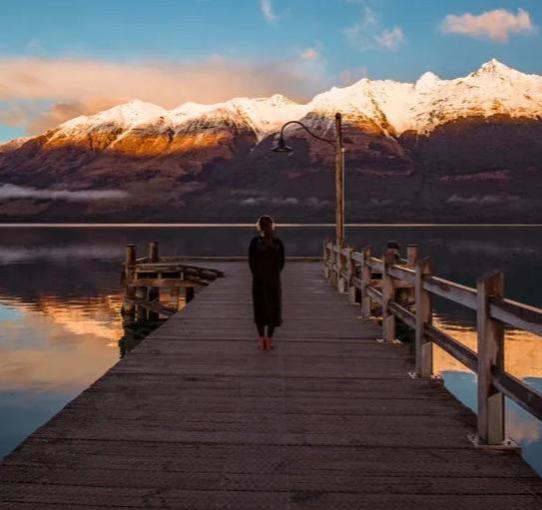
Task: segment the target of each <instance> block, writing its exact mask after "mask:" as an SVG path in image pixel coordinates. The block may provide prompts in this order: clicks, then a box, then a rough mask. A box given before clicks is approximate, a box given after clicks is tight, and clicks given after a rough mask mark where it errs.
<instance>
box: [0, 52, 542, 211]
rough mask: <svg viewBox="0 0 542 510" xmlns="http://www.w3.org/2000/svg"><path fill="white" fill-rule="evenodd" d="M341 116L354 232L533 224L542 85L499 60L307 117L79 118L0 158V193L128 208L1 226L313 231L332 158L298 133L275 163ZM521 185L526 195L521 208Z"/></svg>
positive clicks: (148, 109) (146, 114)
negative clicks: (212, 223) (56, 195)
mask: <svg viewBox="0 0 542 510" xmlns="http://www.w3.org/2000/svg"><path fill="white" fill-rule="evenodd" d="M337 111H340V112H341V113H342V115H343V129H344V134H345V140H347V146H346V149H347V172H348V174H347V183H348V186H349V188H350V189H351V191H350V193H351V194H352V197H351V199H350V205H349V208H350V210H351V211H353V212H354V213H355V214H356V215H357V216H359V219H366V218H367V217H371V218H374V219H375V220H377V221H378V220H381V219H383V218H384V216H383V215H385V217H386V218H387V219H390V220H391V221H393V220H394V217H393V214H398V215H401V217H404V216H405V215H407V216H408V217H409V218H410V219H412V220H418V219H424V218H425V219H428V220H431V221H432V220H434V216H435V215H439V216H440V217H443V218H444V217H446V218H448V219H449V220H457V219H462V218H482V217H483V218H486V217H487V218H486V219H488V220H492V219H495V218H505V219H509V218H511V217H512V216H514V215H515V216H514V217H516V216H517V215H518V214H523V213H527V211H529V214H531V212H533V211H534V214H540V211H539V208H538V207H537V202H536V200H535V199H534V198H533V197H532V196H531V195H530V194H529V193H531V192H532V193H534V190H538V189H539V186H538V184H539V183H540V185H541V186H542V180H541V179H540V177H539V176H538V173H537V172H538V168H539V163H538V161H540V159H541V158H542V142H539V140H541V139H542V122H541V118H542V76H538V75H529V74H524V73H521V72H519V71H517V70H515V69H512V68H510V67H508V66H506V65H505V64H503V63H501V62H499V61H497V60H494V59H493V60H491V61H489V62H487V63H485V64H483V65H482V66H481V67H480V68H479V69H477V70H476V71H473V72H472V73H470V74H468V75H467V76H464V77H459V78H455V79H451V80H446V79H442V78H440V77H438V76H437V75H436V74H434V73H432V72H430V71H428V72H426V73H424V74H423V75H421V76H420V77H419V78H418V80H417V81H416V82H414V83H401V82H397V81H393V80H370V79H368V78H364V79H362V80H359V81H358V82H356V83H354V84H352V85H349V86H346V87H332V88H331V89H330V90H328V91H325V92H322V93H320V94H317V95H315V96H314V97H313V98H312V99H311V100H310V101H308V102H306V103H296V102H294V101H292V100H290V99H288V98H287V97H285V96H283V95H280V94H275V95H272V96H270V97H261V98H243V97H238V98H233V99H230V100H228V101H224V102H221V103H216V104H211V105H205V104H200V103H194V102H187V103H183V104H182V105H179V106H177V107H175V108H173V109H171V110H166V109H164V108H162V107H160V106H157V105H154V104H152V103H146V102H143V101H139V100H132V101H129V102H127V103H123V104H120V105H117V106H114V107H113V108H110V109H108V110H104V111H103V112H99V113H97V114H95V115H92V116H80V117H76V118H74V119H71V120H69V121H67V122H65V123H63V124H61V125H60V126H58V127H56V128H52V129H50V130H48V131H46V132H45V133H43V134H41V135H38V136H36V137H31V138H29V139H24V140H15V141H11V142H8V144H4V145H0V182H4V183H10V184H14V185H17V186H29V187H32V188H36V189H42V188H48V189H49V188H50V189H69V190H75V191H77V190H85V189H88V190H98V189H105V188H113V189H122V190H123V191H125V192H126V194H127V195H128V196H130V204H129V206H128V205H127V203H126V201H125V202H123V201H117V202H115V201H102V202H100V203H91V202H89V203H88V204H87V206H86V208H85V207H83V208H81V210H79V211H71V210H69V209H68V208H67V207H65V206H63V205H62V204H61V203H53V202H47V201H45V200H42V201H32V202H30V201H28V200H27V201H26V202H24V201H21V200H19V201H16V200H11V201H10V200H5V199H4V200H3V201H1V202H0V219H2V218H10V219H11V218H13V217H18V215H19V216H21V217H24V218H27V217H29V218H30V217H32V215H36V214H44V215H45V217H55V218H56V217H63V215H64V216H65V215H68V216H69V217H70V218H72V217H76V218H79V217H81V218H87V217H92V218H96V217H103V216H104V215H105V216H106V215H108V214H110V215H112V217H115V218H118V219H123V218H130V219H133V218H135V219H137V218H148V217H156V218H158V219H168V218H170V217H171V218H175V219H179V217H182V218H184V219H191V220H198V219H200V218H201V219H208V220H212V219H213V218H215V217H222V216H223V215H224V214H227V215H229V216H231V217H232V218H236V219H245V218H246V217H247V215H252V214H257V211H259V210H260V209H261V208H262V207H267V208H268V210H273V211H274V212H275V214H277V213H278V214H280V213H284V214H285V215H287V216H288V217H290V218H292V219H294V218H295V219H297V218H303V219H305V220H306V219H309V220H310V219H312V218H314V219H317V220H321V219H323V216H322V215H327V216H330V213H331V212H332V204H333V193H332V191H333V188H332V180H329V169H330V168H332V164H333V158H334V154H333V151H330V150H329V149H330V148H329V147H328V146H327V145H326V144H321V143H320V142H317V141H315V140H313V139H311V138H310V137H309V136H308V135H307V134H306V133H305V132H304V131H303V130H302V129H301V128H300V127H298V126H296V125H293V126H290V127H289V128H288V130H287V136H288V138H289V140H290V142H289V143H290V144H291V145H292V146H294V147H295V154H294V155H293V156H292V157H290V158H284V159H281V158H279V157H278V156H277V155H275V154H273V156H271V153H270V149H271V147H272V146H273V144H274V143H275V141H276V136H277V132H278V130H279V129H280V127H281V126H282V125H283V124H284V123H285V122H287V121H290V120H299V121H302V122H303V123H305V124H307V125H308V126H309V127H310V128H311V129H313V130H314V131H315V132H317V133H318V134H319V135H321V136H325V137H330V138H333V136H334V132H333V129H334V120H333V118H334V115H335V112H337ZM471 175H473V176H477V177H473V178H471V177H469V176H471ZM495 175H497V176H499V178H498V179H492V176H495ZM526 179H529V180H530V182H529V189H528V190H525V191H522V192H521V193H519V194H518V193H517V192H516V191H514V190H515V189H516V188H517V187H518V186H524V185H525V180H526ZM467 182H468V183H469V185H468V188H467V186H466V185H465V183H467ZM240 197H242V198H240ZM488 197H489V198H488ZM347 205H348V203H347ZM482 205H483V206H484V207H485V209H483V208H482ZM210 207H211V209H210ZM390 208H391V209H390ZM19 210H21V211H23V213H22V215H21V214H20V213H19ZM28 211H31V212H28ZM390 211H391V212H390ZM390 214H391V215H392V216H391V217H390ZM96 215H98V216H96ZM99 215H102V216H99ZM541 215H542V214H541ZM328 219H329V218H328Z"/></svg>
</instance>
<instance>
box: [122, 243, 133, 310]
mask: <svg viewBox="0 0 542 510" xmlns="http://www.w3.org/2000/svg"><path fill="white" fill-rule="evenodd" d="M135 261H136V247H135V245H133V244H127V245H126V246H125V247H124V278H123V280H124V298H125V299H124V301H123V303H122V313H123V315H124V316H126V317H127V318H128V320H133V318H134V313H135V307H134V305H133V303H129V302H128V300H131V299H133V298H134V297H135V289H134V287H133V286H131V285H130V283H131V280H132V279H133V277H134V265H135Z"/></svg>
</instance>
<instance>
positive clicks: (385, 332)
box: [382, 249, 396, 342]
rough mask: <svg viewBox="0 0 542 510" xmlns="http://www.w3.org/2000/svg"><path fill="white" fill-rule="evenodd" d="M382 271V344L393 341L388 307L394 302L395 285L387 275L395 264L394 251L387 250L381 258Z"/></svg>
mask: <svg viewBox="0 0 542 510" xmlns="http://www.w3.org/2000/svg"><path fill="white" fill-rule="evenodd" d="M383 260H384V269H383V272H382V338H383V339H384V342H393V341H394V340H395V315H393V313H391V310H390V309H389V305H390V303H391V302H393V301H395V283H394V281H393V278H392V277H391V276H390V274H389V271H388V269H389V267H391V266H392V265H393V264H394V263H395V260H396V259H395V251H394V250H392V249H387V250H386V252H385V253H384V256H383Z"/></svg>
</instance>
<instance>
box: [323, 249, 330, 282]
mask: <svg viewBox="0 0 542 510" xmlns="http://www.w3.org/2000/svg"><path fill="white" fill-rule="evenodd" d="M328 242H329V240H328V239H326V240H325V241H324V278H325V279H326V280H329V278H330V276H331V273H330V270H329V262H330V258H329V248H328Z"/></svg>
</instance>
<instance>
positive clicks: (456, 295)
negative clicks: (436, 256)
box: [423, 276, 477, 310]
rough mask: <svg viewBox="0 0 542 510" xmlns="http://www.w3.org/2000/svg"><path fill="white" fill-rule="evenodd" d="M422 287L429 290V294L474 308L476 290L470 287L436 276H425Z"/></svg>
mask: <svg viewBox="0 0 542 510" xmlns="http://www.w3.org/2000/svg"><path fill="white" fill-rule="evenodd" d="M423 287H424V289H425V290H427V291H429V292H431V294H435V295H436V296H440V297H443V298H446V299H448V300H450V301H453V302H454V303H457V304H459V305H462V306H466V307H467V308H470V309H471V310H476V306H477V302H476V290H475V289H473V288H471V287H467V286H466V285H461V284H459V283H455V282H451V281H449V280H446V279H444V278H439V277H437V276H432V277H431V278H426V279H425V280H424V283H423Z"/></svg>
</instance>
